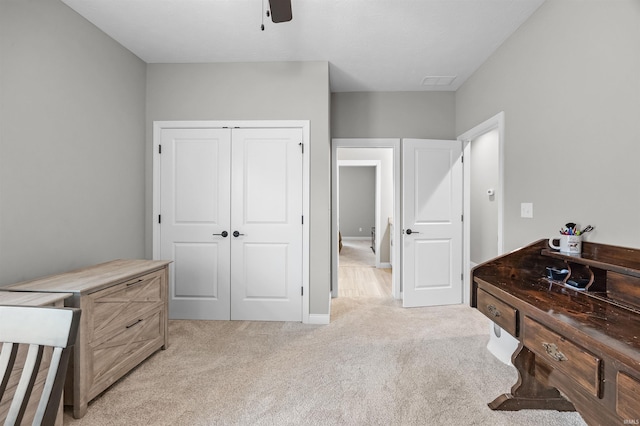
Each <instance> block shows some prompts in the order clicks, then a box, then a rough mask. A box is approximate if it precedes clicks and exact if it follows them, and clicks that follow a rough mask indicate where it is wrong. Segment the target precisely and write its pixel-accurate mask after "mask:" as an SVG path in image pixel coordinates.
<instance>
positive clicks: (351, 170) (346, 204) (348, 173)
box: [338, 166, 376, 238]
mask: <svg viewBox="0 0 640 426" xmlns="http://www.w3.org/2000/svg"><path fill="white" fill-rule="evenodd" d="M338 170H339V172H338V173H339V179H340V187H339V190H338V192H339V195H340V198H339V201H338V203H339V205H340V213H339V215H340V232H341V233H342V237H343V238H344V237H360V238H362V237H364V238H370V237H371V227H373V226H375V217H376V168H375V167H372V166H362V167H360V166H342V167H339V169H338Z"/></svg>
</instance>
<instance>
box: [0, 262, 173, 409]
mask: <svg viewBox="0 0 640 426" xmlns="http://www.w3.org/2000/svg"><path fill="white" fill-rule="evenodd" d="M169 263H171V262H169V261H161V260H137V259H136V260H121V259H120V260H113V261H111V262H107V263H102V264H99V265H95V266H91V267H88V268H83V269H78V270H75V271H71V272H67V273H63V274H59V275H54V276H50V277H45V278H40V279H36V280H33V281H28V282H22V283H18V284H13V285H10V286H7V287H3V290H9V291H19V292H25V291H29V292H51V293H58V292H60V293H71V297H70V298H68V299H66V301H65V306H69V307H74V308H80V309H82V316H81V319H80V330H79V332H78V333H79V334H78V340H77V343H76V345H75V348H74V354H73V358H72V359H71V364H70V365H69V371H70V374H69V376H70V377H67V381H66V383H65V393H64V403H65V405H73V416H74V417H75V418H81V417H83V416H84V415H85V414H86V412H87V405H88V403H89V401H91V400H92V399H93V398H95V397H96V396H98V395H99V394H100V393H102V392H103V391H104V390H105V389H107V388H108V387H109V386H111V385H112V384H113V383H115V382H116V381H117V380H118V379H119V378H121V377H122V376H124V375H125V374H126V373H127V372H129V371H130V370H131V369H133V368H134V367H136V366H137V365H139V364H140V363H141V362H142V361H144V360H145V359H146V358H148V357H149V356H150V355H151V354H153V353H154V352H156V351H157V350H158V349H166V347H167V345H168V332H167V303H168V297H167V292H168V265H169Z"/></svg>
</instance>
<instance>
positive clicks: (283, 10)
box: [267, 0, 293, 23]
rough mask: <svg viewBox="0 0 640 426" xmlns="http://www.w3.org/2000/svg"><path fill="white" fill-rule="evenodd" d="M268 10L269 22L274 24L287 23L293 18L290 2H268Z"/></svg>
mask: <svg viewBox="0 0 640 426" xmlns="http://www.w3.org/2000/svg"><path fill="white" fill-rule="evenodd" d="M269 9H271V20H272V21H273V22H274V23H278V22H287V21H290V20H291V19H292V18H293V15H292V13H291V0H269ZM267 16H269V15H267Z"/></svg>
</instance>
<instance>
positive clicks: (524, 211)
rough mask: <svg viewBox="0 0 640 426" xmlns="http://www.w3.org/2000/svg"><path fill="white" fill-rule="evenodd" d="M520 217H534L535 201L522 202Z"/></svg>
mask: <svg viewBox="0 0 640 426" xmlns="http://www.w3.org/2000/svg"><path fill="white" fill-rule="evenodd" d="M520 217H526V218H528V219H532V218H533V203H520Z"/></svg>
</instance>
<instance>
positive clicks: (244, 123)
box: [152, 120, 311, 324]
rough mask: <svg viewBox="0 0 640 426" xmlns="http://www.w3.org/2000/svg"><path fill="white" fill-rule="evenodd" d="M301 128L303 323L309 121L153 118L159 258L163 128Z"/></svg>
mask: <svg viewBox="0 0 640 426" xmlns="http://www.w3.org/2000/svg"><path fill="white" fill-rule="evenodd" d="M225 127H228V128H234V127H240V128H301V129H302V139H303V140H302V141H300V143H301V144H302V145H303V149H304V154H305V155H303V156H302V213H303V216H304V218H305V219H306V220H304V221H303V223H302V287H303V292H304V295H305V296H304V297H303V298H302V322H303V323H305V324H308V323H309V295H310V293H311V292H310V291H309V249H310V240H309V218H310V214H309V182H310V181H309V157H310V155H309V154H310V151H311V147H310V143H309V141H310V139H309V137H310V132H309V120H233V121H231V120H230V121H209V120H206V121H203V120H198V121H154V122H153V172H152V176H153V183H152V188H153V216H152V223H153V237H152V238H153V241H152V247H153V259H159V257H160V224H159V223H158V217H159V215H160V214H161V211H160V195H161V194H160V172H161V170H160V154H159V146H160V140H161V133H162V130H163V129H189V128H225Z"/></svg>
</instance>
